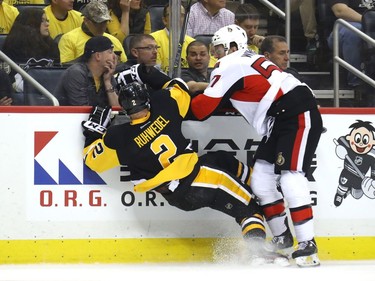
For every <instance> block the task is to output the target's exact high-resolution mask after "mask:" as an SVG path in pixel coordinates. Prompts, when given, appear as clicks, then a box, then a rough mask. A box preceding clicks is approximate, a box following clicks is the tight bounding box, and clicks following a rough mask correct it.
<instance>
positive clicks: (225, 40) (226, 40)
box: [212, 24, 247, 55]
mask: <svg viewBox="0 0 375 281" xmlns="http://www.w3.org/2000/svg"><path fill="white" fill-rule="evenodd" d="M232 42H234V43H236V44H237V48H238V50H242V49H247V34H246V32H245V30H243V29H242V28H241V27H239V26H238V25H236V24H231V25H227V26H224V27H222V28H220V29H219V30H218V31H216V32H215V34H214V36H212V45H214V46H218V45H223V46H224V49H225V54H226V55H227V54H228V50H229V49H230V44H231V43H232Z"/></svg>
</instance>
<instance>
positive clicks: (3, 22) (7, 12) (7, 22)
mask: <svg viewBox="0 0 375 281" xmlns="http://www.w3.org/2000/svg"><path fill="white" fill-rule="evenodd" d="M18 14H19V12H18V10H17V8H16V7H13V6H12V5H9V4H7V3H5V2H4V1H3V0H0V33H1V34H8V33H9V31H10V29H11V28H12V26H13V23H14V21H15V19H16V17H17V16H18Z"/></svg>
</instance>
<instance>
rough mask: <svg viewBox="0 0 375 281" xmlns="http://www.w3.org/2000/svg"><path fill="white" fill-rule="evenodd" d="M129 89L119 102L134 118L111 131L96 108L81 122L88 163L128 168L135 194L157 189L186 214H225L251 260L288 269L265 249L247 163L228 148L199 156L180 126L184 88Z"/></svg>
mask: <svg viewBox="0 0 375 281" xmlns="http://www.w3.org/2000/svg"><path fill="white" fill-rule="evenodd" d="M166 77H167V76H166ZM165 79H167V80H169V77H168V78H165ZM120 80H121V79H120ZM154 81H155V80H154ZM161 81H163V80H161ZM163 82H164V81H163ZM158 83H159V84H160V80H159V81H158ZM124 84H125V83H124ZM124 84H123V85H122V86H120V87H119V102H120V104H121V106H122V107H123V109H124V111H125V112H126V113H127V115H128V116H129V117H130V120H131V121H130V123H125V124H121V125H115V126H112V127H111V126H109V127H108V124H109V122H110V121H109V116H110V109H109V108H105V109H103V108H95V110H94V111H93V113H92V114H91V115H90V118H89V120H88V121H87V122H85V123H84V124H83V127H84V135H85V136H86V143H85V148H84V159H85V163H86V165H87V166H88V167H90V168H91V169H92V170H94V171H97V172H102V171H105V170H107V169H110V168H113V167H116V166H119V165H127V166H128V168H129V169H130V174H131V181H132V182H133V183H134V185H135V186H134V191H136V192H146V191H149V190H153V191H155V192H158V193H160V194H161V195H162V196H163V197H164V198H165V199H166V200H167V201H168V203H169V204H170V205H172V206H175V207H177V208H179V209H182V210H185V211H192V210H196V209H200V208H203V207H209V208H211V209H214V210H218V211H221V212H223V213H225V214H227V215H229V216H231V217H233V218H235V220H236V221H237V223H238V224H239V225H240V226H241V229H242V235H243V237H244V238H245V239H246V240H248V241H249V243H248V244H249V259H251V258H254V260H253V261H255V262H259V260H261V261H262V262H264V261H266V262H277V263H282V264H288V261H287V259H286V258H284V257H282V256H280V255H277V254H274V253H269V252H267V253H266V252H265V251H264V250H263V243H264V240H265V236H266V234H265V226H264V223H263V216H262V213H261V211H260V208H259V205H258V204H257V202H256V200H254V199H253V194H252V191H251V189H250V187H249V185H248V184H245V182H246V183H248V179H249V177H250V170H249V168H248V167H247V165H244V164H243V163H241V162H240V161H238V160H237V159H236V158H235V157H233V155H232V154H230V153H228V152H224V151H220V152H215V153H210V154H206V155H203V156H200V157H198V154H197V153H196V152H194V151H193V150H192V148H191V146H190V144H189V141H188V140H187V139H186V138H185V137H184V136H183V134H182V131H181V125H182V122H183V120H185V119H186V118H187V117H188V116H189V105H190V95H189V93H188V89H187V88H186V87H185V86H186V85H185V84H184V83H183V82H181V81H178V80H171V81H169V82H167V83H166V84H165V85H164V89H161V90H158V91H155V92H152V93H151V94H149V92H148V90H147V88H146V87H145V86H144V85H142V84H140V83H139V82H133V83H130V84H127V85H124ZM153 88H155V87H153ZM106 127H108V128H106ZM101 134H103V135H101Z"/></svg>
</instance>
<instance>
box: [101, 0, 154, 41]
mask: <svg viewBox="0 0 375 281" xmlns="http://www.w3.org/2000/svg"><path fill="white" fill-rule="evenodd" d="M108 9H109V11H110V14H111V18H112V20H111V21H109V22H108V25H107V29H108V32H109V33H110V34H112V35H113V36H115V37H117V39H119V40H120V41H121V42H123V41H124V39H125V37H126V36H128V35H129V34H142V33H145V34H150V32H151V21H150V13H149V12H148V10H147V8H146V7H145V6H144V5H143V1H142V0H108Z"/></svg>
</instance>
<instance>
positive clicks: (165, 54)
mask: <svg viewBox="0 0 375 281" xmlns="http://www.w3.org/2000/svg"><path fill="white" fill-rule="evenodd" d="M184 17H185V8H184V7H183V6H181V17H180V18H181V25H182V24H183V21H184ZM163 23H164V26H165V28H164V29H161V30H158V31H155V32H152V33H151V35H152V37H154V38H155V41H156V43H157V45H158V46H160V48H159V49H158V56H157V61H156V63H157V64H159V65H160V67H161V70H162V71H163V72H165V73H168V72H169V28H170V23H169V4H167V5H165V6H164V10H163ZM194 40H195V39H194V38H192V37H190V36H188V35H185V40H184V43H183V44H182V51H181V67H183V68H186V67H189V65H188V63H187V61H186V48H187V46H188V45H189V43H190V42H193V41H194Z"/></svg>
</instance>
